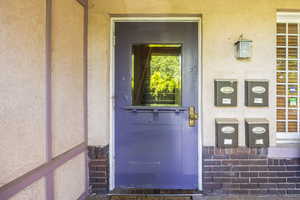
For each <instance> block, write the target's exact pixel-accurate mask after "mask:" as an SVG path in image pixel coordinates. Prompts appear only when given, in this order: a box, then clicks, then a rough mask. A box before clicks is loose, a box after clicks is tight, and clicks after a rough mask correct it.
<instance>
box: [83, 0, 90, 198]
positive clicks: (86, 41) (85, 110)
mask: <svg viewBox="0 0 300 200" xmlns="http://www.w3.org/2000/svg"><path fill="white" fill-rule="evenodd" d="M84 2H85V4H84V27H83V29H84V36H83V37H84V38H83V41H84V49H83V55H84V74H83V75H84V95H83V96H84V97H83V98H84V99H83V101H84V134H85V137H84V141H85V145H86V147H87V145H88V70H87V68H88V1H87V0H85V1H84ZM85 174H86V180H85V192H86V193H88V192H89V167H88V152H86V154H85Z"/></svg>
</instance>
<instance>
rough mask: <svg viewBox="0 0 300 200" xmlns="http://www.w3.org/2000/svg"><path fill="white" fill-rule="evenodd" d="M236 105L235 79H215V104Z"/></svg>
mask: <svg viewBox="0 0 300 200" xmlns="http://www.w3.org/2000/svg"><path fill="white" fill-rule="evenodd" d="M236 105H237V80H234V79H217V80H215V106H236Z"/></svg>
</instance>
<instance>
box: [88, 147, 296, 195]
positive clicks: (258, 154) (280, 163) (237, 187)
mask: <svg viewBox="0 0 300 200" xmlns="http://www.w3.org/2000/svg"><path fill="white" fill-rule="evenodd" d="M267 155H268V149H267V148H259V149H250V148H245V147H240V148H235V149H219V148H216V147H204V148H203V187H204V192H205V193H207V194H249V195H252V194H253V195H255V194H280V195H292V194H300V158H298V159H270V158H268V157H267ZM89 158H90V161H89V168H90V186H91V191H92V192H93V193H107V192H108V185H109V184H108V180H109V179H108V177H109V171H108V169H109V161H108V147H107V146H106V147H103V148H101V147H89Z"/></svg>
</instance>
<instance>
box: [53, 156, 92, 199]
mask: <svg viewBox="0 0 300 200" xmlns="http://www.w3.org/2000/svg"><path fill="white" fill-rule="evenodd" d="M85 167H86V165H85V155H84V153H82V154H80V155H78V156H76V157H75V158H73V159H72V160H69V161H68V162H66V163H65V164H64V165H62V166H61V167H59V168H58V169H56V170H55V172H54V185H55V187H54V191H55V196H54V198H55V199H57V200H60V199H61V200H64V199H66V200H68V199H70V200H71V199H78V198H79V197H80V195H81V194H82V193H83V192H84V190H85V180H86V174H85V172H86V171H85Z"/></svg>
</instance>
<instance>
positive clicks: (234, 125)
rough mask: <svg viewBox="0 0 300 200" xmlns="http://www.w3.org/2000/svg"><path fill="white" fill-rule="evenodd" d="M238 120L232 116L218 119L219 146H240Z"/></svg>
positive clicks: (217, 137)
mask: <svg viewBox="0 0 300 200" xmlns="http://www.w3.org/2000/svg"><path fill="white" fill-rule="evenodd" d="M238 135H239V131H238V120H237V119H231V118H218V119H216V145H217V147H219V148H236V147H238Z"/></svg>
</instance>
